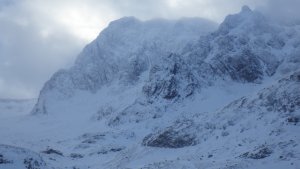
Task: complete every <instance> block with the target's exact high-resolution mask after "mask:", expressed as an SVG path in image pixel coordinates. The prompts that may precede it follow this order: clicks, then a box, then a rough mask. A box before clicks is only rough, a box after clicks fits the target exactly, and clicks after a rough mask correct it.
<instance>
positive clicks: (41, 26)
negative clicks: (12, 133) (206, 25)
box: [0, 0, 300, 98]
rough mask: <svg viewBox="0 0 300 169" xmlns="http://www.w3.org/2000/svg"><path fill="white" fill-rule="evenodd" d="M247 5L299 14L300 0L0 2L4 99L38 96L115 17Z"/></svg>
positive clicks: (217, 13)
mask: <svg viewBox="0 0 300 169" xmlns="http://www.w3.org/2000/svg"><path fill="white" fill-rule="evenodd" d="M243 5H248V6H250V7H251V8H252V9H259V10H263V11H264V12H267V13H272V16H273V17H274V18H280V19H281V20H286V18H293V19H295V18H296V19H298V18H299V12H298V10H299V9H300V0H0V98H35V97H37V96H38V92H39V90H40V89H41V87H42V86H43V84H44V82H45V81H46V80H48V79H49V78H50V76H51V75H52V74H53V73H54V72H55V71H57V70H58V69H60V68H67V67H69V66H70V65H72V63H73V61H74V59H75V58H76V56H77V54H78V53H79V52H80V51H81V49H82V48H83V47H84V45H86V44H87V43H89V42H90V41H91V40H93V39H94V38H96V36H97V35H98V34H99V32H100V31H101V30H102V29H103V28H105V27H106V26H107V25H108V23H109V22H110V21H112V20H115V19H118V18H120V17H123V16H136V17H137V18H140V19H143V20H145V19H151V18H157V17H163V18H169V19H176V18H180V17H195V16H198V17H204V18H207V19H210V20H213V21H215V22H218V23H220V22H221V21H222V20H223V19H224V17H225V16H226V15H228V14H230V13H236V12H238V11H239V10H240V8H241V6H243ZM298 21H299V20H298Z"/></svg>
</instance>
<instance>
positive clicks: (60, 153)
mask: <svg viewBox="0 0 300 169" xmlns="http://www.w3.org/2000/svg"><path fill="white" fill-rule="evenodd" d="M42 153H44V154H56V155H60V156H63V153H62V152H61V151H59V150H55V149H52V148H47V149H46V150H44V151H42Z"/></svg>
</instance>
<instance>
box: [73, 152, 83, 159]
mask: <svg viewBox="0 0 300 169" xmlns="http://www.w3.org/2000/svg"><path fill="white" fill-rule="evenodd" d="M70 157H71V158H73V159H79V158H83V157H84V155H82V154H78V153H71V154H70Z"/></svg>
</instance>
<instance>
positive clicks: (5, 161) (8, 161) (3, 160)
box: [0, 154, 13, 164]
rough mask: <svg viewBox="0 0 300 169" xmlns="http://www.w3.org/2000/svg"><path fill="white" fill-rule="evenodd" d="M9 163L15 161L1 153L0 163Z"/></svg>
mask: <svg viewBox="0 0 300 169" xmlns="http://www.w3.org/2000/svg"><path fill="white" fill-rule="evenodd" d="M8 163H13V161H10V160H7V159H5V158H4V156H3V155H2V154H0V164H8Z"/></svg>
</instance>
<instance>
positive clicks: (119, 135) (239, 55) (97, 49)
mask: <svg viewBox="0 0 300 169" xmlns="http://www.w3.org/2000/svg"><path fill="white" fill-rule="evenodd" d="M299 39H300V26H297V25H296V26H284V25H280V24H278V23H275V22H274V21H270V20H268V19H267V18H266V17H265V16H263V15H262V14H261V13H260V12H258V11H252V10H251V9H249V7H247V6H244V7H243V8H242V10H241V12H240V13H238V14H234V15H229V16H227V17H226V18H225V20H224V22H223V23H222V24H220V25H219V26H218V27H217V26H216V25H215V24H214V23H212V22H209V21H206V20H203V19H197V18H184V19H181V20H177V21H168V20H162V19H156V20H150V21H139V20H138V19H136V18H133V17H126V18H121V19H119V20H117V21H114V22H112V23H111V24H110V25H109V26H108V27H107V28H106V29H105V30H103V31H102V32H101V33H100V35H99V36H98V37H97V38H96V39H95V40H94V41H93V42H92V43H90V44H89V45H87V46H86V47H85V48H84V49H83V51H82V52H81V53H80V54H79V56H78V58H77V60H76V62H75V64H74V66H73V67H71V68H70V69H68V70H60V71H58V72H57V73H55V74H54V75H53V76H52V78H51V79H50V80H49V81H48V82H47V83H46V84H45V86H44V87H43V89H42V90H41V93H40V96H39V98H38V101H37V103H36V105H35V106H34V108H33V110H32V111H31V113H30V115H28V116H22V117H20V118H16V117H14V118H10V119H9V118H8V119H6V120H5V121H3V122H1V123H0V137H1V138H3V139H1V142H0V143H2V144H3V145H1V146H0V150H1V151H2V149H3V151H4V150H5V152H4V153H3V154H1V151H0V168H3V167H4V168H5V167H6V168H7V167H8V166H9V167H12V168H13V167H14V166H16V167H15V168H20V164H22V163H20V159H21V160H24V163H23V165H24V167H25V168H26V164H27V163H25V159H28V158H31V159H32V160H31V161H30V162H31V163H32V162H33V163H34V164H38V165H36V166H33V167H32V168H58V169H60V168H95V169H101V168H104V169H125V168H126V169H128V168H134V169H135V168H143V169H177V168H178V169H183V168H191V169H194V168H197V169H200V168H209V169H217V168H222V169H240V168H256V169H257V168H261V169H264V168H291V169H297V168H300V162H299V161H300V145H299V141H300V134H299V126H300V123H299V120H300V40H299ZM11 124H15V125H14V126H13V127H11V128H10V129H4V127H6V128H7V127H8V126H11ZM7 145H11V146H7ZM17 147H23V148H17ZM24 148H26V149H24ZM21 149H24V151H23V153H21V154H19V155H16V154H18V153H15V152H17V151H20V150H21ZM9 150H10V151H9ZM34 152H36V153H34ZM24 154H28V157H27V156H24ZM29 156H30V157H29ZM31 156H32V157H31ZM1 160H2V161H5V162H6V163H4V162H3V163H1ZM14 161H16V162H14ZM27 161H28V160H27ZM8 162H9V163H8ZM17 166H18V167H17ZM27 166H28V165H27ZM27 168H28V167H27Z"/></svg>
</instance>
